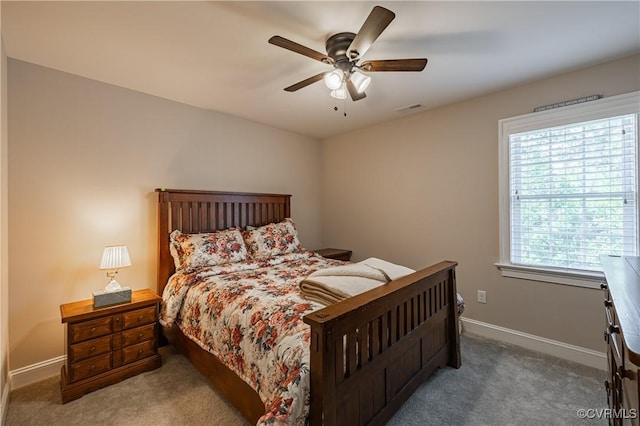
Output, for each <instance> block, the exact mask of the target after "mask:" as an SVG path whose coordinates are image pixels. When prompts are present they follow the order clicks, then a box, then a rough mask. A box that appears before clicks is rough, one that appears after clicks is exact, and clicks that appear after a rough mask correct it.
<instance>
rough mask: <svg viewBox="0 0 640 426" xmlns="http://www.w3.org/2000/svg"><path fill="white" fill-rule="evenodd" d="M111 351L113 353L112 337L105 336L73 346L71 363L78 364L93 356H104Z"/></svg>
mask: <svg viewBox="0 0 640 426" xmlns="http://www.w3.org/2000/svg"><path fill="white" fill-rule="evenodd" d="M109 351H111V336H104V337H99V338H97V339H93V340H87V341H86V342H82V343H76V344H75V345H71V346H70V348H69V357H70V358H71V362H76V361H80V360H82V359H85V358H91V357H92V356H96V355H102V354H104V353H107V352H109Z"/></svg>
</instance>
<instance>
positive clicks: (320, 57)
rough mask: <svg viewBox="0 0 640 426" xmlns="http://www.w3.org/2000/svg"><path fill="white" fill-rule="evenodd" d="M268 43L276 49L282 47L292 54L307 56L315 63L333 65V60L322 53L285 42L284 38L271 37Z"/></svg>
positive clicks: (291, 42)
mask: <svg viewBox="0 0 640 426" xmlns="http://www.w3.org/2000/svg"><path fill="white" fill-rule="evenodd" d="M269 43H271V44H273V45H275V46H278V47H282V48H283V49H287V50H291V51H292V52H295V53H299V54H301V55H304V56H307V57H309V58H311V59H315V60H316V61H320V62H324V63H325V64H332V63H333V59H331V58H330V57H328V56H327V55H325V54H324V53H320V52H318V51H316V50H313V49H309V48H308V47H306V46H303V45H301V44H298V43H296V42H295V41H291V40H287V39H286V38H284V37H280V36H273V37H271V38H270V39H269Z"/></svg>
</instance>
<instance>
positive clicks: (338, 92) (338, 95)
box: [331, 84, 347, 99]
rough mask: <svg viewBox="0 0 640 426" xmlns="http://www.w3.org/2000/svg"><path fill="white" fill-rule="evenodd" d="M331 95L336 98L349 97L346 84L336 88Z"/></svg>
mask: <svg viewBox="0 0 640 426" xmlns="http://www.w3.org/2000/svg"><path fill="white" fill-rule="evenodd" d="M331 96H332V97H334V98H336V99H347V89H345V87H344V84H343V85H342V86H340V87H339V88H337V89H336V90H332V91H331Z"/></svg>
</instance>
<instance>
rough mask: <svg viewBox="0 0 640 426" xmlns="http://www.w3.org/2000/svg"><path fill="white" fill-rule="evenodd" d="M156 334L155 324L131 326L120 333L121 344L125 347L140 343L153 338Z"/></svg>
mask: <svg viewBox="0 0 640 426" xmlns="http://www.w3.org/2000/svg"><path fill="white" fill-rule="evenodd" d="M155 335H156V325H155V324H149V325H145V326H142V327H138V328H132V329H131V330H127V331H125V332H123V333H122V340H123V345H124V346H125V347H127V346H131V345H135V344H137V343H142V342H144V341H146V340H153V338H154V337H155Z"/></svg>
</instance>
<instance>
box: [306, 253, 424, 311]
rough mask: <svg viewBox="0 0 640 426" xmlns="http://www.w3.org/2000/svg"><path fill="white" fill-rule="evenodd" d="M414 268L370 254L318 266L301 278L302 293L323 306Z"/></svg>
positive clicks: (400, 275)
mask: <svg viewBox="0 0 640 426" xmlns="http://www.w3.org/2000/svg"><path fill="white" fill-rule="evenodd" d="M413 272H415V271H414V270H413V269H410V268H407V267H405V266H401V265H396V264H394V263H391V262H387V261H385V260H381V259H377V258H375V257H370V258H368V259H365V260H363V261H361V262H358V263H351V264H348V265H342V266H336V267H333V268H326V269H320V270H319V271H316V272H314V273H312V274H310V275H309V276H308V277H307V278H305V279H304V280H302V281H301V282H300V290H301V292H302V295H303V296H304V297H306V298H307V299H309V300H312V301H314V302H318V303H321V304H323V305H325V306H328V305H331V304H333V303H336V302H339V301H341V300H343V299H346V298H347V297H351V296H355V295H356V294H360V293H363V292H365V291H367V290H371V289H372V288H375V287H378V286H380V285H383V284H386V283H388V282H389V281H392V280H395V279H397V278H400V277H404V276H405V275H409V274H411V273H413Z"/></svg>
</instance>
